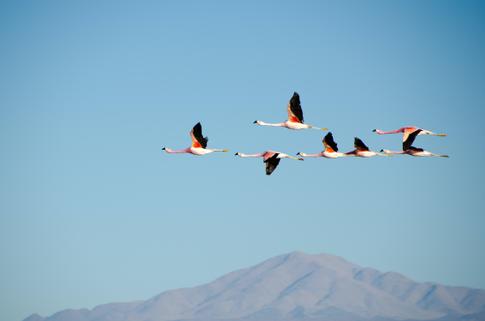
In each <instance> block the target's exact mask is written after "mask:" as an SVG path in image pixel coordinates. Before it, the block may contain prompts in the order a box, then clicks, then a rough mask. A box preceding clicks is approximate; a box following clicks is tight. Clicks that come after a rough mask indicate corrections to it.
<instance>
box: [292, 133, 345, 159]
mask: <svg viewBox="0 0 485 321" xmlns="http://www.w3.org/2000/svg"><path fill="white" fill-rule="evenodd" d="M322 142H323V146H324V148H325V149H324V151H323V152H320V153H317V154H306V153H298V154H296V155H298V156H301V157H325V158H338V157H345V156H348V155H346V154H345V153H339V152H338V147H337V143H336V142H335V141H334V140H333V135H332V133H331V132H329V133H328V134H327V135H325V137H324V138H323V140H322Z"/></svg>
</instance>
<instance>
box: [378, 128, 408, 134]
mask: <svg viewBox="0 0 485 321" xmlns="http://www.w3.org/2000/svg"><path fill="white" fill-rule="evenodd" d="M375 132H376V134H379V135H386V134H398V133H402V132H403V129H402V128H399V129H396V130H390V131H388V132H385V131H383V130H380V129H376V130H375Z"/></svg>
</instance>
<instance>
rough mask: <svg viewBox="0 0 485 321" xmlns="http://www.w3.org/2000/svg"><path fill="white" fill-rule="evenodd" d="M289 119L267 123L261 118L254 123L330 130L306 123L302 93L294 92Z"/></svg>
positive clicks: (289, 105) (289, 109)
mask: <svg viewBox="0 0 485 321" xmlns="http://www.w3.org/2000/svg"><path fill="white" fill-rule="evenodd" d="M287 109H288V120H287V121H285V122H282V123H265V122H263V121H261V120H255V121H254V124H257V125H260V126H272V127H286V128H288V129H308V128H311V129H318V130H325V131H326V130H328V129H327V128H321V127H316V126H313V125H309V124H305V123H304V122H303V110H302V109H301V103H300V95H298V93H297V92H295V93H293V97H291V99H290V101H289V103H288V108H287Z"/></svg>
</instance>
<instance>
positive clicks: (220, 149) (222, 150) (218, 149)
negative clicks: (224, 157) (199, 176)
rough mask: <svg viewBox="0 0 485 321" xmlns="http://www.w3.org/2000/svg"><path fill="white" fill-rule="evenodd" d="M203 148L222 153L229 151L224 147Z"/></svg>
mask: <svg viewBox="0 0 485 321" xmlns="http://www.w3.org/2000/svg"><path fill="white" fill-rule="evenodd" d="M205 150H207V151H210V152H222V153H225V152H228V151H229V150H228V149H225V148H206V149H205Z"/></svg>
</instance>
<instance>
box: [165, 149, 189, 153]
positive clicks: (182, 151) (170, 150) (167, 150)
mask: <svg viewBox="0 0 485 321" xmlns="http://www.w3.org/2000/svg"><path fill="white" fill-rule="evenodd" d="M165 153H168V154H183V153H190V149H189V148H185V149H179V150H174V149H171V148H165Z"/></svg>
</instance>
